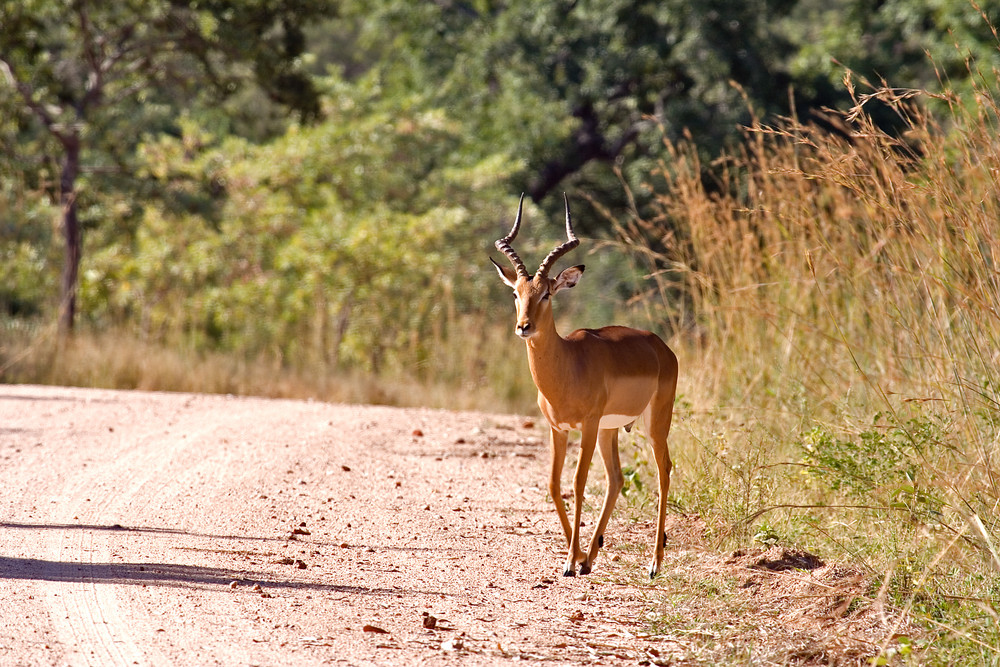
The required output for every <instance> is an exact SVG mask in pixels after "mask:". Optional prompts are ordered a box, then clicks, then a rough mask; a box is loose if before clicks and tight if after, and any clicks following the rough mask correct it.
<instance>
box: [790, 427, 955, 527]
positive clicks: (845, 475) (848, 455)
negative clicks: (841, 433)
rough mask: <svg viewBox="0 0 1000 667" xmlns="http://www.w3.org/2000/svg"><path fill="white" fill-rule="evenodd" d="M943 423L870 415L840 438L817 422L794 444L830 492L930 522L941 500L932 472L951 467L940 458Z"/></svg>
mask: <svg viewBox="0 0 1000 667" xmlns="http://www.w3.org/2000/svg"><path fill="white" fill-rule="evenodd" d="M945 431H946V426H944V425H941V424H938V423H936V421H930V420H920V419H916V418H913V419H910V420H909V421H908V422H907V423H905V424H900V423H898V421H897V420H896V419H895V418H894V417H893V416H891V415H889V416H886V415H882V414H876V415H875V418H874V420H873V423H872V426H871V428H869V429H866V430H864V431H862V432H861V433H859V434H858V436H857V437H856V438H852V439H846V440H845V439H840V438H837V437H835V436H833V435H832V434H831V433H829V432H828V431H826V430H825V429H824V428H823V427H816V428H814V429H813V430H811V431H809V432H808V433H806V434H805V438H804V439H803V441H802V442H800V443H799V447H801V449H802V454H803V460H804V462H805V463H807V464H808V465H809V466H810V467H809V472H810V474H811V475H812V476H813V477H814V478H815V479H816V480H818V481H819V482H821V483H823V484H825V485H826V486H827V487H828V488H829V489H831V490H833V491H843V492H845V493H846V494H847V495H848V496H850V497H853V498H854V499H856V500H860V501H863V502H866V503H871V504H873V505H874V507H873V509H886V510H889V509H892V510H904V511H906V512H908V513H910V514H911V515H912V517H913V519H915V520H920V521H923V522H925V523H936V522H937V520H938V518H939V517H940V514H941V509H942V507H943V506H944V504H945V500H944V498H943V497H942V488H941V483H940V480H936V479H934V477H933V476H934V474H935V473H936V472H937V471H938V470H941V469H942V468H945V469H948V468H950V467H951V466H950V465H947V463H946V462H945V461H942V460H941V459H942V457H944V456H947V455H948V449H949V445H948V444H947V442H946V441H945V439H944V436H943V434H944V432H945Z"/></svg>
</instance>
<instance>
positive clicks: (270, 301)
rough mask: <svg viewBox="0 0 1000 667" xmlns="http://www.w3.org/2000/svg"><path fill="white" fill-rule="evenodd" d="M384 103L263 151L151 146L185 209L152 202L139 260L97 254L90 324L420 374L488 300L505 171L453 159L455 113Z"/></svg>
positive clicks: (192, 128) (498, 164) (358, 107)
mask: <svg viewBox="0 0 1000 667" xmlns="http://www.w3.org/2000/svg"><path fill="white" fill-rule="evenodd" d="M331 85H332V86H333V87H334V90H335V91H342V90H343V89H342V88H340V86H342V85H344V84H340V83H337V82H336V81H331ZM376 90H377V89H376ZM376 96H377V92H373V93H372V100H373V101H372V102H370V103H366V104H364V105H362V104H360V103H359V100H358V99H357V98H358V96H357V95H356V93H355V97H354V99H350V98H347V97H345V98H342V99H344V100H345V102H346V104H344V105H343V106H340V107H337V106H334V105H331V106H330V107H329V108H328V109H327V113H328V114H329V116H330V118H331V122H328V123H324V124H322V125H320V126H317V127H313V128H308V127H294V128H292V129H291V130H290V131H289V132H288V133H287V134H286V135H285V136H284V137H283V138H281V139H280V140H278V141H275V142H273V143H271V144H269V145H267V146H252V145H250V144H248V143H247V142H245V141H238V140H234V139H227V140H224V141H221V142H220V141H217V140H215V139H214V138H213V137H211V136H210V135H208V134H206V133H205V132H204V131H203V130H201V129H200V128H199V127H197V125H196V124H194V123H193V122H190V121H189V122H186V123H185V124H184V128H185V129H184V135H183V136H182V137H180V138H178V139H173V138H166V137H161V138H160V139H158V140H156V141H151V142H150V143H147V144H146V145H144V146H143V147H142V154H143V155H144V157H145V160H146V165H145V169H146V170H147V173H148V175H149V176H150V177H151V178H155V179H157V181H158V182H159V183H160V185H161V187H162V188H163V189H164V197H163V200H164V201H165V202H173V205H172V206H168V205H163V206H150V207H147V209H146V212H145V214H144V216H143V219H142V222H141V224H140V226H139V228H138V231H137V234H136V241H135V245H134V247H133V248H131V249H129V250H127V251H126V249H124V248H120V247H119V248H115V247H109V248H107V249H105V250H104V251H102V252H101V253H100V254H99V255H97V256H96V257H95V261H94V266H93V268H92V270H91V271H90V272H89V273H88V274H87V277H86V278H85V281H84V285H83V296H84V301H85V303H86V304H87V310H88V312H90V313H92V316H93V317H94V318H96V319H98V320H100V319H102V318H109V319H110V321H114V320H116V319H118V320H120V319H125V318H134V319H135V320H137V321H139V322H141V323H142V326H143V328H144V330H145V331H146V333H147V334H148V335H150V336H153V337H154V338H157V339H160V340H166V341H183V342H185V343H186V344H188V345H192V346H194V347H195V348H201V347H212V348H218V349H223V350H230V351H233V352H237V353H239V354H241V355H246V356H250V357H253V356H257V355H269V356H276V357H277V358H279V359H282V360H284V361H285V362H286V363H289V364H291V365H293V366H300V367H301V366H304V365H309V364H316V363H319V364H325V365H331V366H335V367H342V368H362V369H366V370H369V371H380V370H383V369H384V368H385V367H386V365H387V364H388V365H389V366H390V367H397V366H398V365H399V364H404V365H408V366H409V367H411V369H414V370H415V369H419V368H420V367H422V366H423V365H424V364H425V362H426V360H427V359H428V358H429V355H431V354H432V353H433V352H434V351H435V349H436V348H435V344H436V342H439V341H440V340H441V339H442V338H445V337H447V336H448V334H449V333H450V330H449V328H450V327H452V326H454V325H455V324H456V322H457V321H458V316H459V314H460V313H465V312H471V311H476V310H478V308H479V305H480V304H479V298H480V297H479V295H480V294H482V293H483V292H484V291H487V290H488V287H487V284H486V283H485V282H484V274H483V273H482V272H481V271H479V267H478V261H477V260H478V259H480V258H482V249H481V245H482V244H483V241H482V239H481V238H480V234H481V233H482V232H483V231H484V230H483V227H482V221H483V220H487V219H489V217H490V215H491V214H492V210H491V209H492V206H493V202H495V201H497V200H499V199H500V198H501V196H502V188H501V187H500V186H501V185H502V183H503V181H504V179H505V178H506V176H507V173H509V170H510V168H511V167H510V161H509V160H507V159H506V158H504V156H503V155H496V156H492V157H491V158H489V159H487V160H484V161H482V162H481V163H478V164H473V165H469V166H466V165H461V164H459V165H456V164H454V161H453V160H451V157H450V156H451V153H452V151H453V150H454V147H455V145H456V143H457V142H458V140H459V138H458V136H457V135H456V134H455V131H454V126H455V124H454V122H453V121H451V120H450V119H449V118H448V116H447V114H446V113H445V112H444V111H439V112H428V111H415V112H413V113H409V114H403V113H399V112H395V111H394V112H391V113H390V112H386V111H382V110H380V109H379V108H378V105H377V104H376V103H375V101H374V100H375V99H376ZM126 256H129V258H128V259H124V258H125V257H126ZM470 257H473V258H475V259H474V260H473V262H472V263H470ZM123 259H124V261H123ZM485 275H486V277H489V276H488V274H485Z"/></svg>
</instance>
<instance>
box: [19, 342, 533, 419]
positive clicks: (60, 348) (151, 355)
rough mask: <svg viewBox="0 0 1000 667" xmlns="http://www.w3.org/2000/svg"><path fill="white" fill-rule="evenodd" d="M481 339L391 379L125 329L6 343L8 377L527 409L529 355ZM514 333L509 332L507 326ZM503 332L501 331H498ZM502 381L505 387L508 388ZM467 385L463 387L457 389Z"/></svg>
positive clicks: (443, 349)
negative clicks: (175, 343)
mask: <svg viewBox="0 0 1000 667" xmlns="http://www.w3.org/2000/svg"><path fill="white" fill-rule="evenodd" d="M475 331H476V333H475V336H473V335H472V334H470V337H472V338H473V342H474V343H475V344H474V345H470V346H466V347H461V346H456V347H457V349H454V350H453V349H449V348H448V346H446V345H445V343H444V342H442V343H441V348H440V349H439V354H441V355H443V356H444V357H445V361H443V362H442V363H441V368H440V369H438V371H437V373H435V374H433V375H431V374H429V373H426V372H424V370H423V369H421V368H412V369H394V370H390V371H387V372H384V373H383V374H381V375H377V376H376V375H372V374H364V373H360V372H349V371H344V370H338V369H336V368H330V367H327V366H324V365H321V364H317V365H315V366H312V367H309V368H298V367H290V366H288V365H286V364H283V363H282V362H281V360H280V359H273V358H264V357H261V358H257V359H249V360H248V359H244V358H242V357H239V356H238V355H234V354H225V353H219V352H210V351H197V350H186V349H183V348H177V347H168V346H166V345H164V344H161V343H156V342H148V341H144V340H142V339H139V338H137V337H136V336H134V335H131V334H128V333H124V332H116V331H110V332H108V331H104V332H83V333H78V334H76V335H74V336H73V337H71V338H69V339H67V340H60V339H59V338H58V336H57V334H56V330H55V326H54V325H44V326H31V325H25V324H24V323H20V324H19V325H18V326H16V327H15V326H11V327H9V328H8V329H7V330H6V331H5V334H4V337H3V340H2V342H0V382H6V383H36V384H59V385H68V386H81V387H102V388H112V389H140V390H146V391H180V392H202V393H216V394H237V395H251V396H266V397H271V398H295V399H314V400H323V401H331V402H342V403H363V404H383V405H395V406H400V407H407V406H430V407H442V408H449V409H455V410H461V409H490V410H492V411H510V412H516V411H519V410H520V411H524V410H526V409H530V400H531V397H533V396H534V393H533V392H534V388H533V386H529V385H530V383H531V376H530V375H529V374H528V372H527V369H526V368H523V369H522V368H521V365H522V364H521V363H519V362H523V359H522V358H521V356H523V355H519V356H518V357H517V359H513V360H512V359H503V358H500V357H497V356H493V355H483V354H482V350H483V349H484V348H485V349H489V347H490V345H496V344H497V341H491V340H489V336H490V335H491V334H490V329H489V328H482V327H480V328H478V329H476V330H475ZM504 333H506V331H505V332H504ZM493 335H496V336H499V332H497V331H495V330H494V332H493ZM522 370H523V374H521V375H520V376H519V372H520V371H522ZM498 387H501V388H502V390H498ZM457 388H460V389H461V390H460V391H457V390H456V389H457Z"/></svg>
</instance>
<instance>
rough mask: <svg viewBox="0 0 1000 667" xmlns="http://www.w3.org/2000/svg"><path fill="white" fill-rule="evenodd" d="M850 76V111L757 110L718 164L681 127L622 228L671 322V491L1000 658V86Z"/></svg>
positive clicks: (939, 652) (929, 655)
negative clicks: (969, 88)
mask: <svg viewBox="0 0 1000 667" xmlns="http://www.w3.org/2000/svg"><path fill="white" fill-rule="evenodd" d="M845 83H846V85H848V87H849V89H850V90H851V92H852V95H854V100H855V106H854V108H853V109H852V110H851V111H850V112H849V113H846V114H833V113H831V114H830V115H828V116H827V117H825V118H823V119H822V123H821V124H820V123H806V122H800V121H799V120H798V119H794V118H793V119H787V120H785V121H784V122H782V123H780V124H779V125H777V126H770V127H767V126H763V125H760V124H758V125H755V126H754V127H752V128H749V129H748V130H747V133H746V141H745V143H744V147H743V149H742V152H741V153H740V154H738V155H735V156H731V157H728V158H726V159H724V160H720V161H719V163H717V164H714V165H712V166H713V169H711V170H710V172H711V173H712V174H715V175H716V176H715V177H713V178H712V179H707V178H706V176H705V174H706V173H707V172H708V171H709V170H705V169H704V168H703V165H702V164H701V163H700V160H699V156H698V152H697V150H696V147H695V146H693V145H691V144H690V143H684V142H682V143H678V144H671V143H668V144H666V145H665V148H664V153H665V154H664V158H663V160H662V161H661V163H660V164H659V168H658V169H657V170H656V171H655V172H654V173H653V174H652V175H651V180H650V182H649V183H648V184H647V186H648V187H649V188H651V189H652V191H653V192H654V193H656V194H655V203H654V207H653V212H652V214H646V215H639V214H638V213H637V212H634V211H633V214H632V215H631V217H629V218H628V219H627V220H625V221H619V222H618V225H619V227H618V230H619V232H620V236H621V239H622V242H623V245H624V247H625V248H626V249H627V250H628V251H629V252H631V253H632V254H633V255H634V256H635V257H637V258H638V260H639V261H640V262H644V263H645V264H646V266H647V267H648V269H649V284H650V285H651V286H652V288H651V289H650V293H649V294H647V295H645V298H644V299H642V300H641V301H642V302H643V303H645V304H646V305H645V307H646V308H647V309H648V311H649V312H648V314H649V316H650V317H651V319H653V320H654V321H657V322H666V323H667V324H666V326H665V328H667V329H670V330H673V331H675V332H678V333H677V335H676V336H675V339H674V344H675V345H676V346H677V348H678V350H679V352H680V355H679V356H680V357H681V360H682V379H681V390H680V391H681V406H682V408H681V409H680V410H679V417H680V419H679V423H678V426H677V427H676V429H675V434H674V436H673V437H672V443H673V444H672V447H673V448H674V451H675V452H676V454H675V458H676V459H677V462H678V466H677V470H676V473H675V476H674V485H673V487H672V493H673V495H674V498H675V499H676V501H677V502H678V503H679V504H680V505H681V506H682V507H684V508H686V509H690V510H692V511H697V512H699V513H701V514H703V516H706V517H709V518H712V517H714V518H715V520H716V522H717V525H718V526H720V528H719V532H720V534H723V535H728V536H729V538H730V539H733V540H735V541H736V542H742V541H745V540H747V539H751V538H753V537H756V538H757V539H759V540H762V541H774V540H779V541H780V540H787V541H796V542H799V543H802V542H805V543H808V545H809V546H810V547H812V548H818V549H821V550H824V551H825V552H826V553H827V554H828V555H829V554H834V555H836V556H837V557H840V558H845V557H846V558H853V559H855V560H857V561H858V562H859V563H861V564H863V565H864V566H865V567H867V568H868V569H869V571H870V572H871V574H872V576H873V580H874V581H877V582H880V583H879V585H877V586H875V588H876V590H873V598H875V597H879V598H882V599H883V601H884V599H885V598H887V597H888V598H890V599H892V600H893V601H894V602H895V603H896V604H897V605H898V606H899V607H898V608H899V609H901V610H905V611H909V612H913V613H915V614H916V615H917V616H918V617H919V618H920V619H923V621H924V622H925V624H926V626H927V631H928V635H927V637H925V638H924V639H923V641H924V642H925V646H926V647H927V650H926V651H924V652H923V653H922V654H921V655H923V656H924V659H928V660H931V661H938V662H944V663H949V662H952V661H954V660H958V661H962V660H967V659H973V660H976V661H978V660H987V661H997V660H1000V654H998V653H997V649H996V647H997V646H998V645H1000V630H998V627H1000V626H998V624H997V620H998V618H1000V604H998V599H1000V555H998V549H1000V385H998V369H1000V243H998V242H1000V238H998V237H1000V196H998V193H1000V187H998V186H1000V132H998V119H1000V108H998V104H997V99H996V97H995V96H994V95H993V93H992V90H995V89H996V87H995V86H994V88H993V89H989V88H987V87H985V86H980V87H978V88H977V89H976V95H975V99H959V98H957V97H956V96H954V95H936V94H935V95H931V94H929V93H927V92H923V91H913V90H897V89H889V88H885V87H881V88H877V89H872V90H871V92H870V93H867V94H864V95H862V94H858V93H857V92H856V91H855V89H854V87H853V83H852V81H851V79H850V78H847V79H845ZM928 102H930V104H928ZM872 105H881V106H882V107H883V109H889V110H891V111H893V112H894V113H895V114H896V117H897V119H898V121H899V123H900V124H901V125H902V127H903V131H902V132H901V133H899V134H895V133H893V134H890V133H887V132H886V131H883V130H882V129H880V128H879V127H878V126H877V125H876V124H875V122H874V120H873V119H872V116H871V114H870V111H869V110H870V108H871V107H872ZM929 106H931V107H933V108H935V109H937V110H938V111H937V113H930V112H928V111H927V108H928V107H929ZM821 125H822V126H821ZM831 127H833V128H835V131H833V132H831V131H830V128H831ZM883 583H884V585H883ZM893 596H895V597H893ZM942 609H949V610H952V611H950V612H947V613H946V612H943V611H942ZM956 637H957V638H959V639H958V640H956V641H957V643H953V642H952V640H953V639H954V638H956ZM887 641H888V640H887Z"/></svg>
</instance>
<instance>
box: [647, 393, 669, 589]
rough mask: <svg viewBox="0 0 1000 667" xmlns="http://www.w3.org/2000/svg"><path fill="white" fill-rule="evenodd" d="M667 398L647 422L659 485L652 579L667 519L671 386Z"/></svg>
mask: <svg viewBox="0 0 1000 667" xmlns="http://www.w3.org/2000/svg"><path fill="white" fill-rule="evenodd" d="M668 398H669V400H664V401H662V402H660V403H659V405H658V407H657V408H656V409H654V410H652V411H651V413H650V414H649V415H648V416H649V417H650V419H649V421H647V423H648V424H649V444H650V447H651V448H652V450H653V460H654V461H655V462H656V478H657V481H658V482H659V487H660V498H659V503H658V505H657V513H656V538H655V540H654V547H653V560H652V562H650V564H649V578H650V579H652V578H653V577H655V576H656V575H657V574H658V573H659V571H660V564H661V563H662V562H663V548H664V543H665V542H666V539H667V536H666V534H665V533H664V532H663V528H664V525H665V524H666V519H667V493H668V492H669V491H670V469H671V468H672V467H673V465H672V463H671V461H670V451H669V449H668V448H667V436H668V435H669V434H670V420H671V417H672V415H673V407H674V392H673V388H671V391H670V393H669V396H668Z"/></svg>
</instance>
